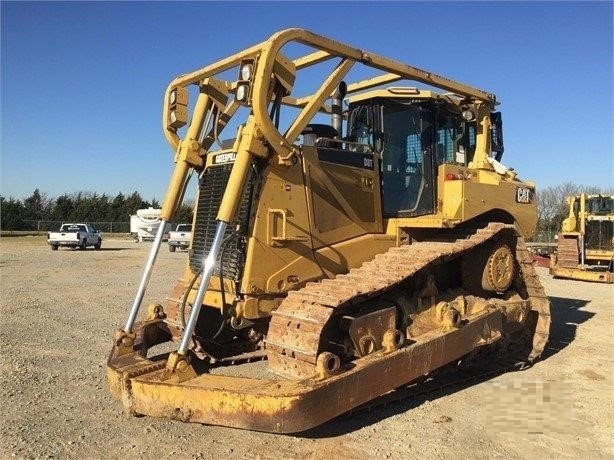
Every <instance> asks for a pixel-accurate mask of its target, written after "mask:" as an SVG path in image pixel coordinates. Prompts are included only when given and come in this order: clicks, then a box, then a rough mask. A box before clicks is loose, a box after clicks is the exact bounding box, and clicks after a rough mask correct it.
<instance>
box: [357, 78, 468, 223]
mask: <svg viewBox="0 0 614 460" xmlns="http://www.w3.org/2000/svg"><path fill="white" fill-rule="evenodd" d="M348 100H349V109H348V117H347V126H348V135H347V138H346V139H347V140H349V141H351V142H357V143H359V144H364V145H368V146H370V148H371V149H372V150H373V151H374V152H377V153H379V154H380V155H381V161H380V178H381V187H382V207H383V212H384V216H385V217H411V216H420V215H426V214H434V213H435V208H436V202H437V174H438V167H439V166H440V165H442V164H444V163H450V164H456V165H459V166H467V165H468V164H469V163H470V162H471V161H472V159H473V155H474V153H475V148H476V129H477V128H476V122H475V120H470V121H467V120H465V119H464V118H463V114H462V108H461V105H460V104H459V102H460V101H459V99H458V97H457V96H452V95H441V94H438V93H435V92H433V91H426V90H418V89H417V88H388V89H385V90H375V91H370V92H366V93H362V94H359V95H356V96H352V97H351V98H348ZM350 148H351V144H350Z"/></svg>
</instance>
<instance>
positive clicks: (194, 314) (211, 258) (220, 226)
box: [177, 220, 227, 356]
mask: <svg viewBox="0 0 614 460" xmlns="http://www.w3.org/2000/svg"><path fill="white" fill-rule="evenodd" d="M226 225H227V224H226V222H224V221H222V220H219V221H218V222H217V228H216V229H215V236H214V237H213V243H212V244H211V249H210V250H209V254H208V255H207V256H206V257H204V258H203V261H202V264H203V274H202V279H201V281H200V286H199V287H198V292H197V293H196V299H194V303H193V304H192V310H191V311H190V318H189V319H188V322H187V324H186V325H185V329H184V330H183V337H181V343H180V344H179V349H178V350H177V353H179V354H180V355H184V356H185V355H186V353H187V352H188V346H189V344H190V339H191V338H192V334H194V329H195V328H196V321H197V320H198V314H199V313H200V308H201V306H202V304H203V298H204V297H205V292H207V287H209V281H211V275H213V269H214V268H215V261H216V260H217V257H218V255H219V253H220V249H221V247H222V240H223V239H224V232H226Z"/></svg>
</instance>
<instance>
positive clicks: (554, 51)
mask: <svg viewBox="0 0 614 460" xmlns="http://www.w3.org/2000/svg"><path fill="white" fill-rule="evenodd" d="M0 8H1V11H0V14H1V36H0V45H1V50H0V51H1V53H0V59H1V63H0V116H1V123H0V172H1V174H0V195H2V196H4V197H14V198H16V199H23V198H26V197H28V196H30V195H31V194H32V192H33V191H34V189H36V188H38V189H40V191H41V192H42V193H45V194H46V195H47V196H48V197H50V198H56V197H58V196H60V195H62V194H64V193H68V194H71V193H75V192H79V191H89V192H96V193H99V194H102V193H106V194H108V195H111V196H115V195H117V194H118V193H119V192H122V193H124V194H130V193H132V192H133V191H137V192H139V193H140V194H141V196H142V197H143V198H144V199H145V200H148V201H149V200H152V199H156V200H158V201H162V200H163V198H164V192H165V190H166V187H167V184H168V180H169V178H170V174H171V172H172V168H173V163H172V159H173V156H174V152H172V151H171V149H170V147H169V145H168V143H167V142H166V140H165V138H164V136H163V134H162V128H161V116H162V100H163V94H164V91H165V89H166V86H167V85H168V83H169V82H170V81H171V80H172V79H173V78H174V77H176V76H178V75H180V74H183V73H187V72H189V71H193V70H196V69H198V68H201V67H203V66H205V65H207V64H210V63H212V62H214V61H216V60H218V59H221V58H223V57H226V56H228V55H231V54H234V53H236V52H238V51H240V50H242V49H244V48H247V47H249V46H251V45H253V44H256V43H259V42H262V41H264V40H266V39H267V38H268V37H269V36H270V35H271V34H273V33H274V32H276V31H278V30H281V29H284V28H288V27H301V28H305V29H308V30H311V31H313V32H315V33H319V34H321V35H325V36H328V37H330V38H333V39H336V40H338V41H341V42H344V43H347V44H349V45H351V46H354V47H357V48H362V49H364V50H368V51H371V52H375V53H378V54H381V55H384V56H386V57H390V58H393V59H395V60H397V61H401V62H404V63H406V64H410V65H413V66H415V67H419V68H422V69H427V70H430V71H433V72H435V73H438V74H440V75H445V76H447V77H449V78H452V79H455V80H458V81H461V82H463V83H467V84H470V85H472V86H475V87H478V88H481V89H485V90H488V91H490V92H494V93H495V94H496V95H497V99H498V100H499V101H501V105H500V106H499V109H500V110H501V111H502V113H503V123H504V140H505V154H504V156H503V160H502V162H503V163H504V164H506V165H507V166H510V167H513V168H514V169H515V170H516V171H517V172H518V173H519V176H520V177H521V178H522V179H526V180H533V181H535V182H537V184H538V187H540V188H544V187H548V186H553V185H558V184H561V183H564V182H568V181H571V182H575V183H577V184H583V185H594V186H598V187H603V188H608V187H609V188H611V187H612V186H614V164H613V161H614V160H613V158H614V154H613V142H612V131H613V118H612V107H613V104H614V102H613V82H612V74H613V65H612V60H613V57H612V56H613V50H612V36H613V31H612V16H613V8H612V2H609V1H608V2H577V3H576V2H567V1H566V2H544V3H540V2H492V3H491V2H428V3H422V2H403V1H395V2H384V1H381V2H367V1H365V2H349V1H346V2H332V1H331V2H313V1H310V2H300V1H297V2H258V1H251V2H231V1H229V2H185V3H184V2H91V3H89V2H58V3H55V2H32V3H28V2H6V1H2V2H1V4H0ZM229 137H230V136H229Z"/></svg>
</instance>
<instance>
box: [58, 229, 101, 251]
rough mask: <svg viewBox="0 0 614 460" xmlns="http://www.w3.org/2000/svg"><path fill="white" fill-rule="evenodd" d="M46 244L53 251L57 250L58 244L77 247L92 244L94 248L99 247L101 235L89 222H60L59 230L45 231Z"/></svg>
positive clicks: (82, 247)
mask: <svg viewBox="0 0 614 460" xmlns="http://www.w3.org/2000/svg"><path fill="white" fill-rule="evenodd" d="M47 244H49V245H50V246H51V250H53V251H57V249H58V248H59V247H60V246H68V247H72V248H79V249H85V248H87V247H88V246H94V249H100V246H101V245H102V236H101V235H100V232H99V231H98V230H96V229H95V228H94V227H92V226H91V225H89V224H62V226H61V227H60V231H59V232H49V233H47Z"/></svg>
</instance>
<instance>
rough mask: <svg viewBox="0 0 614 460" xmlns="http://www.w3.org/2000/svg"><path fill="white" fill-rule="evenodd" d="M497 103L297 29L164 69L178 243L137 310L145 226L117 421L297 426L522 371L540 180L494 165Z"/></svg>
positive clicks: (529, 332)
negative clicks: (429, 387) (180, 220)
mask: <svg viewBox="0 0 614 460" xmlns="http://www.w3.org/2000/svg"><path fill="white" fill-rule="evenodd" d="M352 76H354V78H352ZM346 82H347V83H346ZM403 82H406V83H404V84H405V85H407V86H403V84H402V83H403ZM409 82H413V84H415V82H418V83H422V84H425V85H428V87H430V88H433V89H418V88H415V87H413V86H409V85H410V84H411V83H409ZM392 84H394V86H391V85H392ZM436 90H439V91H436ZM495 106H496V100H495V96H494V95H493V94H491V93H488V92H485V91H482V90H479V89H475V88H473V87H470V86H467V85H465V84H461V83H458V82H455V81H453V80H450V79H448V78H445V77H442V76H439V75H437V74H435V73H432V72H427V71H424V70H420V69H417V68H415V67H411V66H408V65H404V64H401V63H399V62H396V61H394V60H391V59H388V58H385V57H382V56H379V55H377V54H373V53H370V52H366V51H363V50H360V49H357V48H353V47H350V46H348V45H345V44H342V43H339V42H337V41H334V40H331V39H328V38H325V37H322V36H319V35H316V34H313V33H311V32H308V31H305V30H302V29H288V30H283V31H281V32H278V33H276V34H274V35H273V36H271V37H270V38H269V39H268V40H266V41H265V42H262V43H260V44H258V45H256V46H252V47H251V48H248V49H246V50H244V51H242V52H239V53H237V54H235V55H232V56H230V57H227V58H225V59H222V60H220V61H218V62H216V63H214V64H211V65H208V66H206V67H203V68H202V69H200V70H197V71H195V72H192V73H188V74H185V75H182V76H180V77H178V78H177V79H175V80H173V81H172V82H171V83H170V85H169V86H168V88H167V90H166V94H165V99H164V110H163V129H164V133H165V136H166V138H167V140H168V141H169V143H170V144H171V146H172V148H173V149H174V151H175V152H176V154H175V168H174V171H173V173H172V176H171V179H170V183H169V186H168V191H167V194H166V196H165V199H164V204H163V207H162V218H163V219H164V220H165V221H170V220H171V219H172V218H173V214H174V212H175V211H176V209H177V207H178V206H179V204H180V202H181V200H182V197H183V195H184V192H185V189H186V186H187V184H188V181H189V177H190V173H191V172H192V171H194V172H196V173H197V175H198V193H197V197H196V200H195V207H194V222H193V233H192V241H191V247H190V251H189V255H188V260H187V261H186V267H185V270H184V271H183V273H182V274H178V278H179V279H178V281H177V282H176V284H175V285H174V286H173V287H172V288H170V287H169V292H170V294H169V296H168V298H167V299H166V300H165V301H164V302H162V303H159V304H156V303H151V304H150V305H149V306H148V308H147V316H144V317H143V318H142V320H141V321H138V322H137V321H136V319H137V316H138V312H139V308H140V305H141V303H142V301H143V296H144V293H145V289H146V286H147V284H148V282H149V279H150V275H151V273H152V267H153V266H154V263H155V259H156V254H157V253H158V250H159V248H160V242H161V239H162V231H163V230H160V231H159V232H158V234H157V236H156V239H155V241H154V243H153V245H152V248H151V252H150V254H149V256H148V259H147V261H146V264H145V269H144V272H143V276H142V279H141V282H140V285H139V287H138V291H137V294H136V296H135V299H134V302H133V304H132V308H131V309H130V313H129V315H128V319H127V322H126V324H125V326H124V327H123V329H118V330H117V332H116V333H115V337H114V345H113V348H112V351H111V355H110V358H109V361H108V367H107V376H108V381H109V386H110V389H111V391H112V393H113V394H114V395H115V396H116V397H117V398H118V399H119V400H121V401H122V403H123V405H124V408H125V411H126V412H127V413H131V414H144V415H151V416H157V417H169V418H173V419H178V420H182V421H192V422H201V423H205V424H215V425H225V426H230V427H238V428H245V429H252V430H260V431H268V432H279V433H296V432H301V431H303V430H306V429H309V428H311V427H314V426H317V425H319V424H322V423H323V422H325V421H327V420H330V419H332V418H333V417H335V416H337V415H339V414H342V413H344V412H347V411H349V410H351V409H353V408H355V407H357V406H359V405H362V404H364V403H366V402H368V401H371V400H373V399H375V398H377V397H378V396H380V395H382V394H385V393H388V392H391V391H393V390H395V389H396V388H399V387H401V386H404V385H406V384H408V383H409V382H413V381H414V380H416V379H418V378H420V377H423V376H425V375H427V374H430V373H432V372H434V371H436V370H437V369H439V368H441V367H443V366H446V365H447V364H449V363H453V364H452V366H455V365H458V364H459V363H461V362H468V361H469V362H480V360H483V359H486V360H495V359H500V360H502V362H503V361H505V362H507V363H510V362H514V363H516V364H519V365H526V364H530V363H532V362H533V361H534V360H535V359H536V358H537V357H539V355H540V354H541V353H542V351H543V349H544V346H545V344H546V341H547V339H548V333H549V324H550V314H549V312H550V307H549V300H548V298H547V297H546V295H545V294H544V291H543V288H542V286H541V285H540V282H539V280H538V277H537V276H536V274H535V272H534V269H533V265H532V262H531V257H530V255H529V253H528V252H527V249H526V246H525V243H524V237H526V236H528V235H531V234H532V233H533V231H534V227H535V224H536V220H537V213H536V203H535V187H534V185H533V184H532V183H528V182H523V181H521V180H520V179H519V178H518V177H517V175H516V173H515V172H514V171H513V170H512V169H509V168H506V167H505V166H503V165H502V164H501V162H500V160H501V156H502V153H503V136H502V123H501V115H500V112H497V111H495V110H494V109H495ZM233 123H234V127H233V133H235V134H234V139H233V140H229V141H228V140H227V141H220V140H219V139H220V135H221V133H222V131H223V130H224V128H226V127H229V126H233ZM228 137H233V136H232V135H231V136H228ZM163 228H164V225H161V226H160V229H163ZM164 343H167V344H166V345H163V344H164ZM174 344H176V345H174ZM156 352H157V353H158V354H156ZM446 368H449V366H446Z"/></svg>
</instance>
